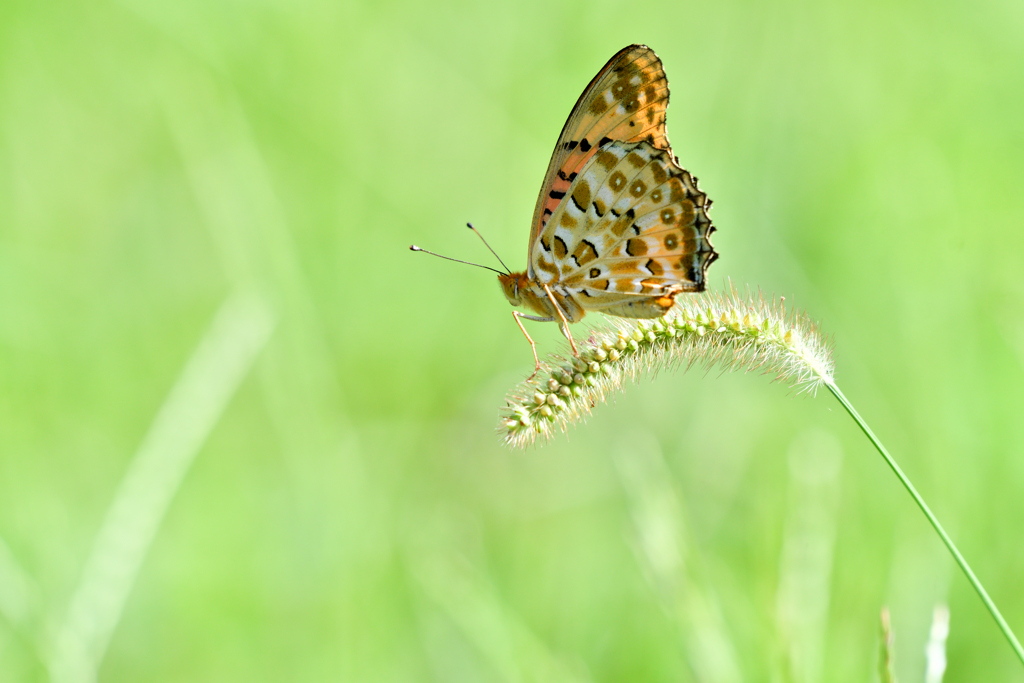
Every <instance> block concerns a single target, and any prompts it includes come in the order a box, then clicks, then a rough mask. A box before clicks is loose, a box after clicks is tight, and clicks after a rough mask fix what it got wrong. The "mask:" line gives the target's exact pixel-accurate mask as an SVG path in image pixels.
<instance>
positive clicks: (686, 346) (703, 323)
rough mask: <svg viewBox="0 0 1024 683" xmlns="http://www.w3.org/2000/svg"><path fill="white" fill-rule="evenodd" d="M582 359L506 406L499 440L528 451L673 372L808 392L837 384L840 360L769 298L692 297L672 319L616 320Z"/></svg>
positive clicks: (551, 372) (528, 384)
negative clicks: (632, 385) (707, 372)
mask: <svg viewBox="0 0 1024 683" xmlns="http://www.w3.org/2000/svg"><path fill="white" fill-rule="evenodd" d="M577 344H578V346H579V351H580V357H579V358H568V359H566V358H563V357H560V356H549V357H548V359H547V360H546V361H544V362H542V363H541V367H540V370H539V371H538V372H537V374H536V375H535V376H534V378H533V379H532V380H527V381H524V382H522V383H520V384H519V385H518V386H516V387H515V388H513V389H512V391H511V392H510V393H509V394H508V396H507V398H506V405H505V408H504V409H503V410H502V413H501V420H500V422H499V424H498V431H499V433H500V434H501V436H502V438H503V440H504V442H505V444H506V445H508V446H511V447H513V448H524V447H526V446H528V445H531V444H533V443H535V442H537V441H538V440H540V441H546V440H547V439H550V438H551V436H552V435H553V434H554V433H555V432H564V431H565V430H566V428H567V427H568V426H569V425H570V424H575V423H577V422H579V421H580V420H582V419H583V418H585V417H586V416H587V415H588V414H589V413H590V411H591V409H592V408H594V407H595V406H596V405H597V404H598V403H601V402H603V401H604V399H605V397H606V396H607V395H608V394H609V393H611V392H614V391H617V390H619V389H622V387H623V385H624V384H625V383H626V381H628V380H636V379H637V378H639V377H640V376H641V375H643V374H645V373H650V374H656V373H657V372H658V371H659V370H663V369H676V368H679V367H683V368H684V370H685V369H689V368H690V367H692V366H694V365H699V366H701V367H704V368H706V369H710V368H712V367H719V368H721V369H722V370H728V371H733V370H744V371H746V372H750V371H755V370H758V371H761V372H763V373H764V374H773V375H775V379H776V380H778V381H781V382H785V383H787V384H789V385H790V386H792V387H795V388H797V389H798V390H799V391H801V392H804V391H811V392H813V391H815V390H816V389H817V388H818V386H819V385H820V384H822V383H825V384H832V383H833V380H832V372H833V365H832V354H831V349H830V348H829V344H828V342H827V341H826V340H825V339H824V338H823V337H822V336H821V333H820V331H819V329H818V326H817V324H816V323H814V322H813V321H811V320H810V319H809V318H807V316H805V315H803V314H801V313H797V312H794V311H793V310H792V309H789V310H787V309H786V308H785V306H784V305H783V303H782V302H781V301H774V300H772V301H768V300H766V299H765V298H764V297H763V296H761V295H757V296H754V295H751V294H749V293H748V294H747V295H746V296H741V295H740V294H739V293H738V292H737V291H736V290H735V289H731V290H730V291H729V292H728V293H726V294H720V293H715V292H705V293H703V294H699V295H696V296H687V297H685V298H684V299H683V300H682V301H677V302H676V305H675V306H674V307H673V308H672V310H670V311H669V312H668V314H667V315H665V317H663V318H656V319H654V320H623V319H614V320H612V321H611V325H610V326H607V327H595V328H593V329H591V330H590V334H589V335H588V336H587V338H586V340H584V341H582V342H580V341H577Z"/></svg>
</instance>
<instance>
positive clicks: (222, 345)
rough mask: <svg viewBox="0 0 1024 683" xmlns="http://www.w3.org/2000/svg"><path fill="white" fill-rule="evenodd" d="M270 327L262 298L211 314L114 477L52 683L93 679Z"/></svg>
mask: <svg viewBox="0 0 1024 683" xmlns="http://www.w3.org/2000/svg"><path fill="white" fill-rule="evenodd" d="M272 328H273V316H272V313H271V311H270V309H269V307H268V306H267V305H266V303H265V302H264V301H263V300H262V299H260V298H258V297H256V296H254V295H236V296H234V297H232V298H230V299H229V300H228V301H227V302H226V303H225V304H224V305H223V306H222V307H221V309H220V311H219V312H218V313H217V316H216V317H215V319H214V320H213V322H212V323H211V325H210V327H209V329H208V330H207V332H206V334H205V336H204V337H203V339H202V340H201V341H200V343H199V345H198V347H197V348H196V349H195V351H194V352H193V354H192V357H191V358H190V359H189V361H188V363H187V364H186V366H185V368H184V370H182V372H181V375H179V377H178V379H177V381H176V383H175V385H174V387H173V388H172V389H171V392H170V394H169V395H168V397H167V399H166V400H165V401H164V404H163V405H162V406H161V408H160V411H159V412H158V413H157V415H156V418H155V419H154V420H153V423H152V425H151V426H150V428H149V431H148V433H147V434H146V436H145V438H144V439H143V441H142V444H141V445H140V446H139V450H138V451H137V452H136V454H135V456H134V458H133V459H132V461H131V463H130V464H129V466H128V471H127V473H126V474H125V476H124V479H123V480H122V481H121V484H120V487H119V488H118V491H117V493H116V494H115V496H114V500H113V502H112V503H111V505H110V508H109V509H108V510H107V515H106V519H105V520H104V522H103V525H102V526H101V528H100V531H99V533H98V535H97V537H96V541H95V542H94V544H93V548H92V551H91V553H90V555H89V558H88V560H87V561H86V563H85V567H84V569H83V571H82V578H81V580H80V581H79V584H78V587H77V589H76V590H75V592H74V594H73V596H72V598H71V602H70V606H69V608H68V612H67V616H66V618H65V620H64V623H63V624H62V625H61V626H60V627H59V629H58V630H57V634H56V637H55V641H54V646H53V647H54V650H53V653H52V656H51V658H50V662H49V667H50V673H51V676H52V678H53V680H54V681H57V683H78V682H82V681H92V680H95V679H96V670H97V668H98V667H99V664H100V662H101V661H102V659H103V656H104V653H105V652H106V649H107V645H108V644H109V642H110V638H111V635H112V634H113V631H114V629H115V628H116V627H117V623H118V621H119V620H120V618H121V613H122V610H123V609H124V605H125V602H126V600H127V598H128V595H129V593H130V592H131V588H132V585H133V584H134V583H135V579H136V576H137V575H138V572H139V568H140V566H141V564H142V561H143V560H144V558H145V556H146V553H147V551H148V550H149V547H150V545H151V544H152V542H153V539H154V537H155V536H156V533H157V530H158V529H159V526H160V523H161V521H162V520H163V517H164V514H165V513H166V511H167V508H168V506H169V505H170V503H171V500H172V499H173V498H174V495H175V493H176V492H177V490H178V487H179V486H180V485H181V482H182V479H183V478H184V476H185V474H186V473H187V472H188V469H189V467H190V466H191V464H192V461H193V460H194V459H195V457H196V455H197V454H198V453H199V450H200V449H201V448H202V446H203V443H204V442H205V441H206V438H207V436H208V435H209V434H210V431H211V430H212V429H213V427H214V425H216V424H217V422H218V420H219V419H220V417H221V415H222V414H223V412H224V409H225V408H226V407H227V405H228V402H229V401H230V399H231V397H232V396H233V395H234V393H235V391H236V390H237V389H238V386H239V385H240V384H241V382H242V380H243V379H244V378H245V376H246V375H247V374H248V371H249V368H250V367H251V366H252V363H253V361H254V360H255V358H256V355H257V354H258V353H259V351H260V350H261V349H262V348H263V346H264V345H265V344H266V341H267V339H268V337H269V335H270V332H271V330H272Z"/></svg>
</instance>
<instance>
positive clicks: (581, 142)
mask: <svg viewBox="0 0 1024 683" xmlns="http://www.w3.org/2000/svg"><path fill="white" fill-rule="evenodd" d="M666 109H668V79H666V77H665V70H664V69H663V68H662V66H661V60H660V59H659V58H658V55H656V54H654V50H652V49H651V48H649V47H647V46H646V45H630V46H629V47H627V48H625V49H623V50H620V51H619V52H618V54H616V55H615V56H614V57H612V58H611V59H610V60H609V61H608V63H607V64H605V65H604V67H603V68H602V69H601V70H600V71H599V72H598V73H597V75H596V76H594V79H593V80H592V81H590V84H589V85H587V87H586V88H585V89H584V90H583V94H582V95H580V98H579V100H577V101H576V105H575V106H574V107H573V108H572V113H571V114H569V118H568V120H567V121H566V122H565V126H563V128H562V133H561V134H560V135H559V136H558V144H556V145H555V151H554V154H552V156H551V162H550V163H549V164H548V170H547V173H545V175H544V184H543V185H542V186H541V189H540V196H539V197H538V198H537V206H536V208H535V209H534V211H533V224H532V228H531V230H530V247H529V249H530V255H531V259H530V260H529V266H528V271H527V272H528V275H529V277H530V278H531V279H533V278H534V277H535V276H536V275H537V273H535V272H534V264H533V260H532V255H533V253H534V252H535V246H536V243H537V241H538V238H539V237H540V236H541V231H542V230H543V229H544V227H545V225H547V223H548V219H549V218H550V217H551V215H552V214H553V213H554V212H555V210H556V209H557V208H558V205H559V203H561V202H562V200H563V198H564V197H565V196H566V193H567V192H568V191H569V187H570V185H572V183H573V181H574V180H575V179H576V177H577V175H578V174H579V172H580V170H581V169H582V168H583V166H584V164H586V163H587V161H588V160H589V159H590V158H591V157H592V156H593V155H594V153H595V152H596V151H597V149H598V148H599V147H600V146H601V145H603V144H606V143H608V142H610V141H613V140H621V141H627V142H633V141H640V140H643V141H646V142H647V143H648V144H650V145H651V146H652V147H654V148H656V149H663V150H669V149H670V145H669V142H668V136H667V135H666V133H665V111H666Z"/></svg>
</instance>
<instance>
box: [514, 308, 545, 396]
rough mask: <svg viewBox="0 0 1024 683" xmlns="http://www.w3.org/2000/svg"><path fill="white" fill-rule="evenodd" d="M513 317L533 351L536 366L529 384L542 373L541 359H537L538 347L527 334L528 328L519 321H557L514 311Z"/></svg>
mask: <svg viewBox="0 0 1024 683" xmlns="http://www.w3.org/2000/svg"><path fill="white" fill-rule="evenodd" d="M512 317H513V318H515V320H516V325H519V329H520V330H522V331H523V335H524V336H525V337H526V341H528V342H530V348H531V349H532V350H533V362H534V363H535V364H536V365H534V367H533V374H532V375H530V376H529V377H527V378H526V381H527V382H529V381H530V380H531V379H533V378H534V377H536V376H537V373H538V372H540V359H539V358H537V345H536V344H534V343H533V339H531V338H530V335H529V334H527V332H526V328H525V327H523V324H522V323H521V322H519V319H520V318H526V319H527V320H536V321H537V322H539V323H550V322H554V320H555V319H554V318H541V317H538V316H535V315H526V314H524V313H520V312H519V311H512Z"/></svg>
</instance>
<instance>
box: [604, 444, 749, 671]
mask: <svg viewBox="0 0 1024 683" xmlns="http://www.w3.org/2000/svg"><path fill="white" fill-rule="evenodd" d="M613 454H614V462H615V469H616V471H617V472H618V475H619V480H620V481H621V482H622V487H623V489H624V491H625V494H626V500H627V503H628V505H629V510H630V515H631V516H632V518H633V523H634V528H635V531H636V536H635V542H634V548H635V550H636V554H637V557H638V559H639V560H640V563H641V565H642V566H643V568H644V569H645V570H646V571H645V574H646V576H647V579H648V581H649V583H650V584H651V585H652V587H653V588H654V590H655V592H656V593H657V594H658V597H659V598H660V600H661V604H662V607H663V608H664V609H665V612H666V613H667V614H668V615H669V617H670V618H671V619H672V620H673V621H674V622H675V623H676V624H677V625H678V628H679V632H680V635H681V638H682V649H683V651H684V652H685V653H686V661H687V663H688V664H689V666H690V668H691V670H692V671H693V674H694V680H698V681H715V682H716V683H732V682H733V681H737V682H738V681H741V680H743V676H742V674H741V671H740V665H739V658H738V657H737V654H736V648H735V647H734V646H733V643H732V640H731V638H730V634H729V630H728V628H727V627H726V623H725V619H724V618H723V617H722V612H721V608H720V606H719V602H718V599H717V597H716V596H715V595H714V593H713V592H712V591H710V590H708V589H707V582H706V581H701V580H700V578H699V572H698V571H696V567H695V566H694V565H695V564H696V563H697V560H696V555H697V554H696V553H693V554H691V553H689V552H688V549H689V546H690V545H691V541H690V538H691V533H690V530H689V527H690V525H689V524H688V522H687V519H686V515H685V514H684V509H683V503H682V501H681V500H680V499H679V496H678V495H677V493H676V491H675V488H674V487H673V486H672V482H673V476H672V473H671V471H670V470H669V468H668V465H667V464H666V462H665V459H664V457H663V456H662V453H661V448H660V447H659V445H658V442H657V440H656V439H654V438H653V437H652V436H650V435H648V434H644V433H636V434H634V435H633V436H632V438H630V439H623V440H622V441H621V442H620V443H619V445H618V447H617V448H615V449H613Z"/></svg>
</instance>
